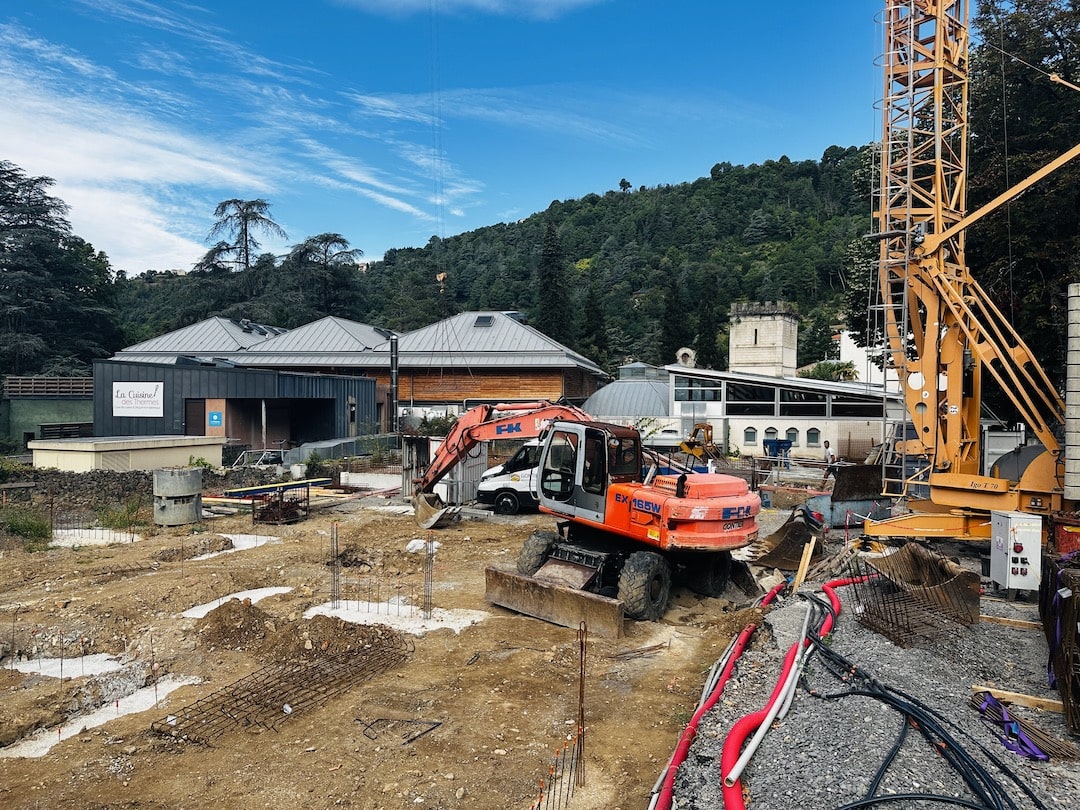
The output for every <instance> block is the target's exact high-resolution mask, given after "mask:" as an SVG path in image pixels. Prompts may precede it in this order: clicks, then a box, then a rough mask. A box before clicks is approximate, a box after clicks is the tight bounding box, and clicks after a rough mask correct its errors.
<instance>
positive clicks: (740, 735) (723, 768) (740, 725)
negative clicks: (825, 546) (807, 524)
mask: <svg viewBox="0 0 1080 810" xmlns="http://www.w3.org/2000/svg"><path fill="white" fill-rule="evenodd" d="M860 581H862V579H861V578H847V579H834V580H832V581H830V582H826V583H825V584H824V585H822V586H821V590H822V591H824V592H825V595H826V596H827V597H828V599H829V604H830V605H832V609H833V612H832V613H829V614H828V615H826V617H825V621H823V622H822V623H821V632H820V635H822V636H825V635H827V634H828V633H829V632H830V631H831V630H832V627H833V624H834V622H835V620H834V618H833V617H834V615H836V616H839V615H840V597H838V596H837V595H836V591H835V590H834V589H835V588H839V587H842V586H844V585H851V584H853V583H855V582H860ZM809 643H810V642H809V641H805V642H804V644H809ZM798 649H799V644H798V642H796V643H795V644H792V645H791V647H790V649H788V651H787V655H785V656H784V665H783V668H782V669H781V672H780V677H779V678H777V680H776V686H774V687H773V692H772V696H771V697H770V698H769V702H768V703H766V704H765V707H764V708H763V709H760V710H759V711H756V712H754V713H752V714H748V715H746V716H745V717H742V718H740V719H739V720H738V721H736V723H735V725H733V726H732V727H731V731H729V732H728V736H727V738H726V739H725V740H724V749H723V752H722V754H721V756H720V776H721V778H724V777H725V775H726V774H727V773H728V772H729V771H730V770H731V769H732V768H733V767H734V765H735V763H736V762H738V761H739V754H740V753H741V751H742V747H743V743H745V742H746V739H747V738H748V737H750V736H751V735H752V734H753V733H754V732H755V731H757V729H758V726H760V725H761V723H762V721H764V720H765V717H766V716H767V715H768V713H769V709H771V708H772V705H773V703H775V702H776V701H777V700H778V699H779V697H780V693H781V691H782V690H783V687H784V682H785V681H786V680H787V677H788V673H789V672H790V670H791V667H792V665H793V664H794V662H795V655H796V653H797V652H798ZM723 790H724V793H723V795H724V810H746V805H745V803H744V802H743V796H742V780H738V779H737V780H735V784H733V785H731V786H730V787H729V786H728V784H727V782H726V781H725V782H724V785H723Z"/></svg>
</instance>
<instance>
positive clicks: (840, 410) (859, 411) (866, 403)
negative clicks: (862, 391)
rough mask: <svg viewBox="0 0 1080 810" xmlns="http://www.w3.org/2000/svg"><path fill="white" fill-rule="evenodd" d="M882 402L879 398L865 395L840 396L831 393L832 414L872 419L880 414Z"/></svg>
mask: <svg viewBox="0 0 1080 810" xmlns="http://www.w3.org/2000/svg"><path fill="white" fill-rule="evenodd" d="M883 407H884V403H883V402H882V401H881V400H880V399H870V398H867V397H853V396H842V395H840V394H833V396H832V415H833V416H856V417H862V418H864V419H872V418H874V417H879V416H881V411H882V408H883Z"/></svg>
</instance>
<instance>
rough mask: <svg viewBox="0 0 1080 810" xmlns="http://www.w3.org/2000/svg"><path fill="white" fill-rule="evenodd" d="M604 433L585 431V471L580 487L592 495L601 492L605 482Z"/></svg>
mask: <svg viewBox="0 0 1080 810" xmlns="http://www.w3.org/2000/svg"><path fill="white" fill-rule="evenodd" d="M604 444H605V441H604V434H603V433H602V432H601V431H599V430H593V429H591V428H590V429H589V430H588V431H586V432H585V471H584V475H583V476H582V481H581V488H582V489H583V490H585V491H586V492H591V493H593V494H594V495H599V494H601V493H602V492H603V491H604V489H605V488H606V486H605V485H606V484H607V469H606V463H607V453H606V451H605V449H604Z"/></svg>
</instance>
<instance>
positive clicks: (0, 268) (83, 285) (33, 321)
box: [0, 161, 121, 374]
mask: <svg viewBox="0 0 1080 810" xmlns="http://www.w3.org/2000/svg"><path fill="white" fill-rule="evenodd" d="M52 184H53V180H52V179H51V178H48V177H28V176H27V175H26V174H25V172H23V171H22V170H21V169H19V168H18V167H16V166H15V165H14V164H12V163H10V162H8V161H0V313H2V314H0V368H2V369H3V370H4V371H5V372H6V373H11V374H38V373H42V372H43V371H44V370H45V369H50V370H51V371H53V372H57V371H58V370H61V369H66V370H68V371H70V372H71V373H73V374H85V373H86V372H87V370H88V369H89V363H90V361H92V360H93V359H95V358H98V357H104V356H106V355H108V354H110V353H111V352H113V351H115V350H116V349H118V348H119V347H120V339H121V335H120V330H119V327H118V325H117V317H116V306H115V299H114V292H115V290H114V286H113V276H112V270H111V268H110V267H109V261H108V258H107V257H106V256H105V254H104V253H100V252H97V251H95V250H94V248H93V246H92V245H90V244H89V243H87V242H86V241H84V240H83V239H80V238H79V237H78V236H74V235H72V233H71V228H70V225H69V224H68V221H67V218H66V213H67V206H66V204H65V203H64V202H63V201H61V200H59V199H57V198H55V197H52V196H51V195H49V193H48V189H49V187H50V186H52Z"/></svg>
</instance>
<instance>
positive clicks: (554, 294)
mask: <svg viewBox="0 0 1080 810" xmlns="http://www.w3.org/2000/svg"><path fill="white" fill-rule="evenodd" d="M565 264H566V263H565V260H564V259H563V252H562V246H561V245H560V244H559V234H558V231H557V230H556V229H555V223H554V222H551V221H550V220H549V221H548V223H547V225H546V226H545V228H544V240H543V244H542V246H541V248H540V261H539V263H538V264H537V265H536V296H537V298H536V317H535V318H534V319H533V320H532V323H533V325H534V326H536V328H537V329H539V330H540V331H541V332H543V333H544V334H545V335H547V336H548V337H550V338H552V339H554V340H557V341H558V342H559V343H562V344H563V345H567V346H568V345H570V344H571V343H572V342H573V339H574V335H573V317H572V313H573V310H572V308H571V306H570V292H569V289H568V287H567V280H566V266H565Z"/></svg>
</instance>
